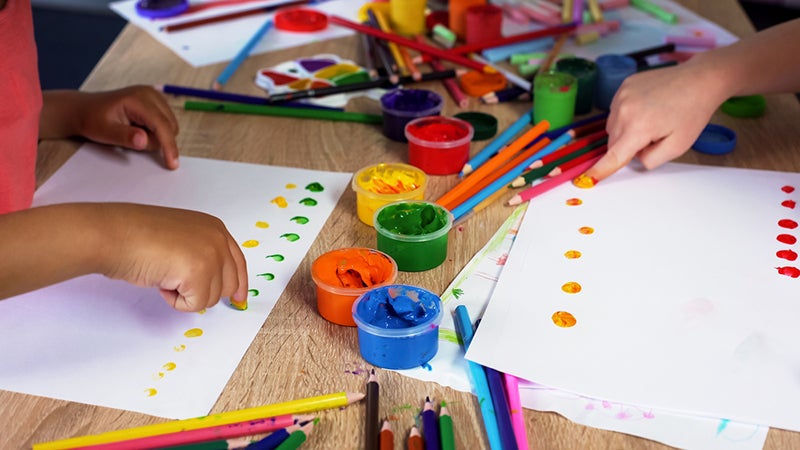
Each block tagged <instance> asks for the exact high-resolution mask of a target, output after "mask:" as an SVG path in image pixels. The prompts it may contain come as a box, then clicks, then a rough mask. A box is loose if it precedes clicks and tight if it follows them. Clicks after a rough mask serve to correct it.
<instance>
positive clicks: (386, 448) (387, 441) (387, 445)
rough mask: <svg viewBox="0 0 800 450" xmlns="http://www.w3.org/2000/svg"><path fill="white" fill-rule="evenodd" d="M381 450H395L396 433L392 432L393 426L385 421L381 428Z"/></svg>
mask: <svg viewBox="0 0 800 450" xmlns="http://www.w3.org/2000/svg"><path fill="white" fill-rule="evenodd" d="M379 444H380V447H378V448H379V449H380V450H394V432H393V431H392V424H391V423H390V422H389V421H388V420H386V419H383V426H381V434H380V443H379Z"/></svg>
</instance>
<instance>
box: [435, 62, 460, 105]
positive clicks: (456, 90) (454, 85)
mask: <svg viewBox="0 0 800 450" xmlns="http://www.w3.org/2000/svg"><path fill="white" fill-rule="evenodd" d="M430 65H431V68H432V69H433V70H435V71H437V72H438V71H442V70H445V67H444V66H443V65H442V63H441V62H439V59H438V58H431V59H430ZM442 84H444V88H445V89H447V92H448V93H449V94H450V97H453V101H454V102H456V105H458V107H459V108H466V107H467V106H469V97H467V94H465V93H464V91H462V90H461V87H460V86H459V85H458V82H457V81H456V80H455V79H453V78H445V79H444V80H442Z"/></svg>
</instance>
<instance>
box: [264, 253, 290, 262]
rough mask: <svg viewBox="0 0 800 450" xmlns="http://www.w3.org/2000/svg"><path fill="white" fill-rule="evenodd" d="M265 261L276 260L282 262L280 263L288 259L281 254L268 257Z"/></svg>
mask: <svg viewBox="0 0 800 450" xmlns="http://www.w3.org/2000/svg"><path fill="white" fill-rule="evenodd" d="M264 259H274V260H275V261H278V262H280V261H283V260H284V259H286V258H284V257H283V255H279V254H277V253H276V254H274V255H267V256H265V257H264Z"/></svg>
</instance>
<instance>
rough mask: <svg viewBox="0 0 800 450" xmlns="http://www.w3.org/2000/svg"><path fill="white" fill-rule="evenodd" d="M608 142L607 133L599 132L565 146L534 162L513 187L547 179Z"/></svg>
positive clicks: (515, 181)
mask: <svg viewBox="0 0 800 450" xmlns="http://www.w3.org/2000/svg"><path fill="white" fill-rule="evenodd" d="M606 142H608V137H607V135H606V134H605V131H601V132H598V133H597V135H592V136H591V137H589V136H587V137H585V138H582V139H578V140H576V141H575V142H573V143H571V144H569V145H565V146H564V147H562V148H561V149H559V150H558V151H556V152H553V153H551V154H550V155H547V156H545V157H543V158H542V159H540V160H538V161H534V162H533V164H531V165H530V166H529V167H528V170H526V171H525V172H523V173H522V174H521V175H520V176H519V177H518V178H516V179H514V181H512V182H511V183H510V184H511V187H515V188H516V187H522V186H525V185H526V184H531V183H532V182H534V181H535V180H538V179H539V178H542V177H546V176H547V175H549V174H550V172H552V171H553V169H555V168H557V167H558V166H560V165H561V164H564V163H566V162H569V161H571V160H573V159H575V158H578V157H580V156H581V155H584V154H586V153H589V152H590V151H592V150H594V149H596V148H598V147H600V146H602V145H605V144H606Z"/></svg>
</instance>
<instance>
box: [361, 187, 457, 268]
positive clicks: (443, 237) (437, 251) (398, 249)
mask: <svg viewBox="0 0 800 450" xmlns="http://www.w3.org/2000/svg"><path fill="white" fill-rule="evenodd" d="M373 222H374V226H375V230H376V231H377V235H378V238H377V242H378V245H377V247H378V250H380V251H382V252H384V253H386V254H387V255H389V256H391V257H392V258H393V259H394V260H395V262H396V263H397V268H398V269H399V270H402V271H405V272H420V271H423V270H428V269H433V268H434V267H437V266H438V265H440V264H441V263H443V262H444V260H445V258H447V234H448V232H449V231H450V228H452V226H453V215H452V214H451V213H450V211H448V210H447V209H445V208H444V207H442V206H440V205H437V204H436V203H431V202H426V201H403V202H395V203H389V204H387V205H384V206H382V207H381V208H380V209H378V210H377V211H375V219H374V220H373Z"/></svg>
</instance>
